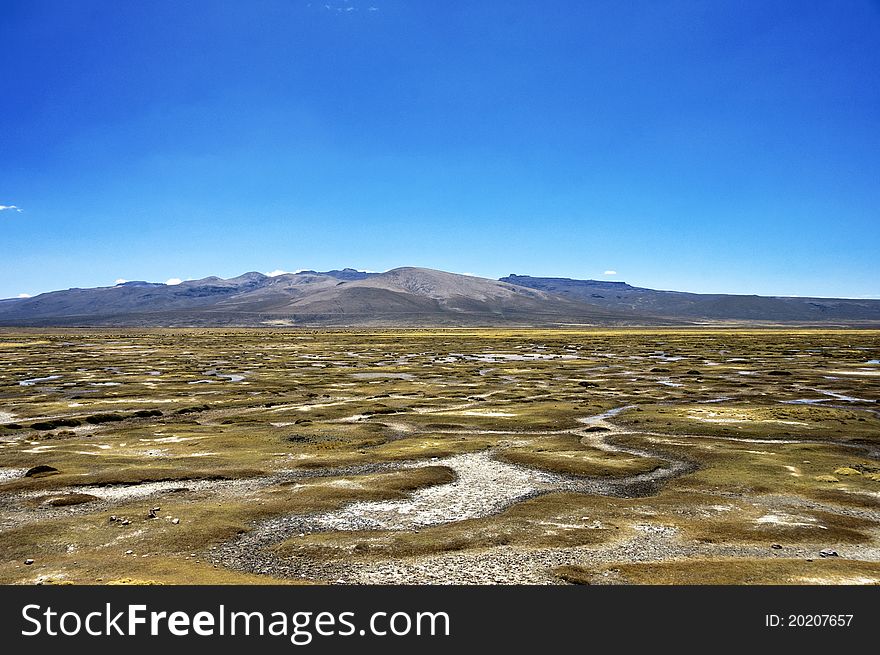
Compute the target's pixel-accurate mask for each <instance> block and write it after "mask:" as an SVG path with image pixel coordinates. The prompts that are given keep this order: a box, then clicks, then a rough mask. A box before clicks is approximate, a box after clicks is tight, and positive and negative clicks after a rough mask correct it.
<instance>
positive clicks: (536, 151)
mask: <svg viewBox="0 0 880 655" xmlns="http://www.w3.org/2000/svg"><path fill="white" fill-rule="evenodd" d="M878 43H880V3H878V2H871V1H869V0H864V1H861V0H833V1H828V2H822V1H811V2H800V1H793V2H780V1H774V0H769V1H757V0H756V1H754V2H708V1H702V2H688V1H680V2H676V1H670V2H655V1H645V2H638V1H636V2H618V1H616V0H615V1H608V2H588V1H574V0H572V1H570V2H563V1H561V0H540V1H539V0H534V1H533V2H518V1H507V2H503V3H502V2H494V1H489V0H482V1H479V2H476V1H474V2H464V1H461V2H458V1H449V2H430V3H429V2H421V1H416V0H412V1H410V2H404V1H391V0H367V1H364V2H361V1H360V0H351V2H344V1H341V0H332V1H331V0H326V2H320V1H319V2H307V1H299V0H277V1H260V0H257V1H254V2H239V3H233V2H207V1H205V2H198V1H196V2H187V3H182V2H172V1H168V0H158V1H156V0H151V1H149V2H147V1H145V0H144V1H139V2H138V1H132V2H124V3H120V2H90V1H88V0H78V1H77V2H57V1H48V2H40V1H39V0H22V1H14V0H0V80H2V87H3V94H2V98H0V207H3V209H0V252H2V254H0V297H14V296H16V295H18V294H23V293H27V294H36V293H39V292H42V291H47V290H51V289H58V288H67V287H73V286H80V287H86V286H98V285H110V284H113V283H114V282H115V280H117V279H120V278H121V279H128V280H135V279H147V280H153V281H165V280H166V279H169V278H183V279H188V278H197V277H204V276H207V275H214V274H216V275H220V276H223V277H231V276H234V275H237V274H239V273H242V272H244V271H248V270H258V271H263V272H267V271H272V270H275V269H281V270H288V271H292V270H297V269H302V268H314V269H320V270H324V269H328V268H337V267H343V266H352V267H355V268H361V269H370V270H386V269H389V268H393V267H396V266H403V265H417V266H427V267H432V268H440V269H444V270H449V271H455V272H469V273H474V274H477V275H483V276H486V277H498V276H502V275H507V274H508V273H519V274H531V275H553V276H566V277H577V278H599V279H619V280H625V281H627V282H630V283H632V284H638V285H641V286H649V287H654V288H666V289H680V290H689V291H701V292H743V293H763V294H791V295H829V296H831V295H840V296H850V297H871V296H873V297H880V265H878V257H877V249H878V244H880V48H878V47H877V46H878ZM18 209H21V210H22V211H18ZM608 271H616V275H615V274H611V273H607V274H606V272H608Z"/></svg>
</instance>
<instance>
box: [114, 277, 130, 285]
mask: <svg viewBox="0 0 880 655" xmlns="http://www.w3.org/2000/svg"><path fill="white" fill-rule="evenodd" d="M126 282H128V280H126V279H125V278H122V277H121V278H119V279H118V280H116V282H115V284H125V283H126Z"/></svg>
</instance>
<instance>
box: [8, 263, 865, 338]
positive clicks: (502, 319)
mask: <svg viewBox="0 0 880 655" xmlns="http://www.w3.org/2000/svg"><path fill="white" fill-rule="evenodd" d="M705 322H710V323H711V322H736V323H767V322H769V323H787V322H795V323H818V324H824V325H827V324H835V323H839V324H854V323H856V324H859V323H865V324H873V323H875V322H876V323H878V324H880V301H878V300H855V299H839V298H793V297H767V296H746V295H724V294H695V293H685V292H678V291H657V290H653V289H646V288H640V287H633V286H630V285H628V284H626V283H623V282H607V281H599V280H572V279H568V278H551V277H530V276H525V275H509V276H507V277H505V278H502V279H500V280H491V279H487V278H481V277H475V276H470V275H459V274H456V273H447V272H444V271H437V270H432V269H427V268H414V267H404V268H395V269H392V270H390V271H386V272H384V273H367V272H363V271H356V270H354V269H351V268H345V269H341V270H332V271H323V272H318V271H300V272H297V273H286V274H282V275H274V276H268V275H264V274H262V273H256V272H250V273H245V274H244V275H240V276H238V277H234V278H229V279H223V278H219V277H207V278H203V279H200V280H187V281H185V282H182V283H180V284H176V285H168V284H162V283H155V282H140V281H135V282H124V283H121V284H117V285H115V286H112V287H97V288H91V289H67V290H64V291H53V292H49V293H44V294H40V295H38V296H35V297H33V298H13V299H7V300H0V325H3V326H32V327H43V326H59V327H62V326H108V327H109V326H127V327H149V326H202V327H209V326H314V327H322V326H327V327H333V326H339V327H342V326H364V327H369V326H375V327H381V326H450V327H451V326H480V325H486V326H503V325H506V326H571V325H688V324H701V323H705Z"/></svg>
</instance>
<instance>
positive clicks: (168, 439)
mask: <svg viewBox="0 0 880 655" xmlns="http://www.w3.org/2000/svg"><path fill="white" fill-rule="evenodd" d="M200 438H201V437H178V436H175V435H172V436H170V437H156V438H155V439H138V441H146V442H151V443H181V442H184V441H192V440H193V439H200Z"/></svg>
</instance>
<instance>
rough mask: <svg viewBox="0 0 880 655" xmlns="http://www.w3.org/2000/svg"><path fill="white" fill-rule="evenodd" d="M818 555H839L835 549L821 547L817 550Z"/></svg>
mask: <svg viewBox="0 0 880 655" xmlns="http://www.w3.org/2000/svg"><path fill="white" fill-rule="evenodd" d="M819 557H840V555H838V554H837V551H836V550H831V549H830V548H823V549H822V550H820V551H819Z"/></svg>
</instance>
